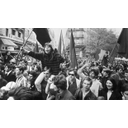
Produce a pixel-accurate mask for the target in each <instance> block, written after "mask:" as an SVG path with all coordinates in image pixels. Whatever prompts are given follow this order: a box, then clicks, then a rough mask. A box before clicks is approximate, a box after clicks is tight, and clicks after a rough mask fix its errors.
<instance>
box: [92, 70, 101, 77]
mask: <svg viewBox="0 0 128 128" xmlns="http://www.w3.org/2000/svg"><path fill="white" fill-rule="evenodd" d="M90 72H94V74H95V77H96V78H97V77H98V74H99V71H98V69H91V71H90Z"/></svg>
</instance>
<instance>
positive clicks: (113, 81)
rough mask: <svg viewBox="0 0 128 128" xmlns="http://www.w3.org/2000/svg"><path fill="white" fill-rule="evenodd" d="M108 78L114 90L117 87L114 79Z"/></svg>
mask: <svg viewBox="0 0 128 128" xmlns="http://www.w3.org/2000/svg"><path fill="white" fill-rule="evenodd" d="M108 80H109V81H111V82H112V84H113V87H112V90H113V91H115V90H116V89H117V84H116V81H115V79H113V78H109V79H108ZM108 80H107V81H108ZM107 81H106V83H107Z"/></svg>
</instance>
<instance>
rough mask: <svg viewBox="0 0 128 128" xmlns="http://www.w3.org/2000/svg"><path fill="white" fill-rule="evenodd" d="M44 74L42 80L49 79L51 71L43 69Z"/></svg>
mask: <svg viewBox="0 0 128 128" xmlns="http://www.w3.org/2000/svg"><path fill="white" fill-rule="evenodd" d="M44 74H45V78H44V80H45V81H47V80H48V79H49V77H50V75H51V73H50V69H49V70H46V71H44Z"/></svg>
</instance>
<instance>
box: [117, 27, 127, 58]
mask: <svg viewBox="0 0 128 128" xmlns="http://www.w3.org/2000/svg"><path fill="white" fill-rule="evenodd" d="M118 44H119V50H118V54H119V55H121V56H122V57H125V58H128V28H123V30H122V32H121V34H120V36H119V39H118Z"/></svg>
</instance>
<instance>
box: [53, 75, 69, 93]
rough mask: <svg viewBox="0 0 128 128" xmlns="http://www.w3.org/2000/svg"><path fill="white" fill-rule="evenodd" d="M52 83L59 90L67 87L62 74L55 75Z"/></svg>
mask: <svg viewBox="0 0 128 128" xmlns="http://www.w3.org/2000/svg"><path fill="white" fill-rule="evenodd" d="M54 84H55V85H56V87H57V88H58V89H59V91H65V90H66V89H67V80H66V77H65V76H64V75H60V76H57V77H56V78H55V81H54Z"/></svg>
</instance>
